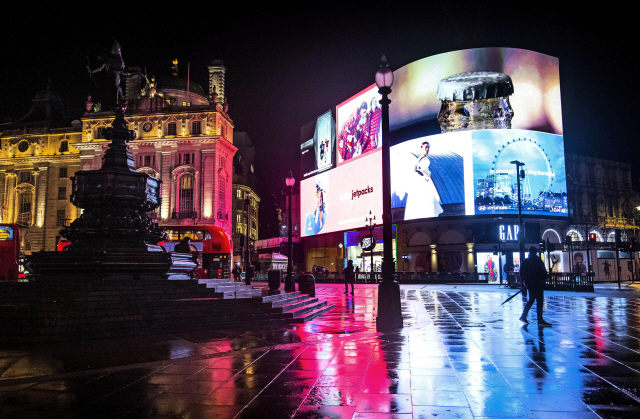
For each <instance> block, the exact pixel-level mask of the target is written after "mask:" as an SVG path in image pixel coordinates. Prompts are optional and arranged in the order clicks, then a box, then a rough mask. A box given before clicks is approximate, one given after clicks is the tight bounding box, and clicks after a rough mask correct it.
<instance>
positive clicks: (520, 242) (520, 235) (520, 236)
mask: <svg viewBox="0 0 640 419" xmlns="http://www.w3.org/2000/svg"><path fill="white" fill-rule="evenodd" d="M510 163H511V164H515V165H516V177H517V179H518V228H519V229H520V231H518V252H519V254H520V267H521V268H522V261H523V260H524V228H523V227H524V226H523V225H522V194H521V193H520V178H524V170H522V169H520V168H521V167H522V166H524V165H525V164H524V163H522V162H521V161H520V160H513V161H511V162H510ZM521 170H522V172H520V171H521ZM540 257H542V254H540ZM520 272H522V269H520ZM522 295H525V293H524V291H523V293H522Z"/></svg>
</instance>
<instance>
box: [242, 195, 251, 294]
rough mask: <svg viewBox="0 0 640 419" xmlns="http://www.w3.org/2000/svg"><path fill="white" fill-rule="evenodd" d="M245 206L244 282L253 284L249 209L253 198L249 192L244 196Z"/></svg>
mask: <svg viewBox="0 0 640 419" xmlns="http://www.w3.org/2000/svg"><path fill="white" fill-rule="evenodd" d="M244 206H245V208H246V211H247V222H246V225H247V229H246V231H245V240H244V245H245V248H244V250H245V257H244V283H245V284H247V285H251V274H252V273H249V267H250V265H251V261H250V260H249V257H250V255H249V240H250V239H249V238H250V237H251V235H250V230H249V228H250V224H249V217H250V214H249V210H250V209H251V198H250V195H249V193H246V194H245V196H244Z"/></svg>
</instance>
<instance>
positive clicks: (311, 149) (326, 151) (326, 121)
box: [300, 111, 336, 179]
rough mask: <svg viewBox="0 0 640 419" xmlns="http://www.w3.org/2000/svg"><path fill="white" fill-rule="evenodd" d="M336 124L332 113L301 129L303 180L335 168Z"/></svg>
mask: <svg viewBox="0 0 640 419" xmlns="http://www.w3.org/2000/svg"><path fill="white" fill-rule="evenodd" d="M335 132H336V130H335V122H334V121H333V117H332V116H331V111H327V112H326V113H324V114H322V115H320V116H319V117H318V119H317V120H316V121H315V122H311V123H309V124H307V125H305V126H304V127H302V129H301V136H302V143H301V145H300V163H301V173H302V178H303V179H306V178H308V177H309V176H313V175H315V174H317V173H321V172H324V171H325V170H329V169H331V168H332V167H334V166H335V161H336V156H335V152H334V150H335V143H336V135H335Z"/></svg>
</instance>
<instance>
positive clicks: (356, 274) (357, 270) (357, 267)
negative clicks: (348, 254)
mask: <svg viewBox="0 0 640 419" xmlns="http://www.w3.org/2000/svg"><path fill="white" fill-rule="evenodd" d="M359 273H360V267H359V266H356V270H355V278H356V281H357V280H358V274H359Z"/></svg>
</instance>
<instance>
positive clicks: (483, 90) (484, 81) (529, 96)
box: [389, 48, 563, 145]
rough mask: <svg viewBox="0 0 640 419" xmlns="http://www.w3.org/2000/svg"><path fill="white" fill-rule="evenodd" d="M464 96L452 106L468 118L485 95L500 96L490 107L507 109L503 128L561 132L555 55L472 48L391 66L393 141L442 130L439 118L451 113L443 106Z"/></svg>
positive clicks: (475, 115)
mask: <svg viewBox="0 0 640 419" xmlns="http://www.w3.org/2000/svg"><path fill="white" fill-rule="evenodd" d="M463 73H466V74H463ZM474 75H475V76H477V77H476V78H475V81H476V83H475V84H473V83H472V82H471V80H472V79H473V76H474ZM483 76H484V77H483ZM489 76H492V77H493V79H491V78H488V77H489ZM463 96H464V98H466V102H467V103H465V105H466V106H465V107H464V108H463V107H460V108H458V109H457V110H456V112H460V113H461V114H466V115H461V116H466V117H468V118H469V119H470V120H471V121H474V120H476V121H477V120H478V117H482V116H483V114H482V111H483V107H485V108H484V109H486V107H487V106H490V105H492V103H490V102H494V103H493V104H496V103H495V102H496V101H495V100H490V101H487V99H486V98H491V97H494V96H501V97H502V98H503V99H507V100H505V101H504V103H502V104H501V108H499V109H493V110H492V111H494V112H496V113H497V112H501V113H505V112H506V113H511V114H512V115H511V117H510V126H508V125H509V124H506V125H507V126H506V128H511V129H526V130H531V131H540V132H546V133H549V134H557V135H562V133H563V131H562V111H561V106H560V72H559V67H558V59H557V58H554V57H551V56H548V55H545V54H540V53H538V52H534V51H528V50H522V49H515V48H477V49H468V50H462V51H454V52H448V53H444V54H439V55H434V56H431V57H427V58H423V59H421V60H418V61H414V62H412V63H410V64H407V65H406V66H404V67H402V68H400V69H398V70H396V71H395V72H394V84H393V87H392V92H391V94H390V95H389V99H391V105H389V119H390V121H389V128H390V130H391V140H392V145H393V144H397V143H399V142H402V141H406V140H411V139H414V138H419V137H424V136H428V135H434V134H440V133H442V132H443V129H442V128H443V127H442V125H443V124H441V122H439V119H441V120H444V119H446V118H447V117H448V116H450V115H447V114H446V110H447V109H446V106H447V105H450V104H451V101H452V100H453V99H460V98H461V97H463ZM439 97H440V98H439ZM458 102H461V100H458ZM505 107H508V109H505ZM501 116H504V114H503V115H501Z"/></svg>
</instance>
